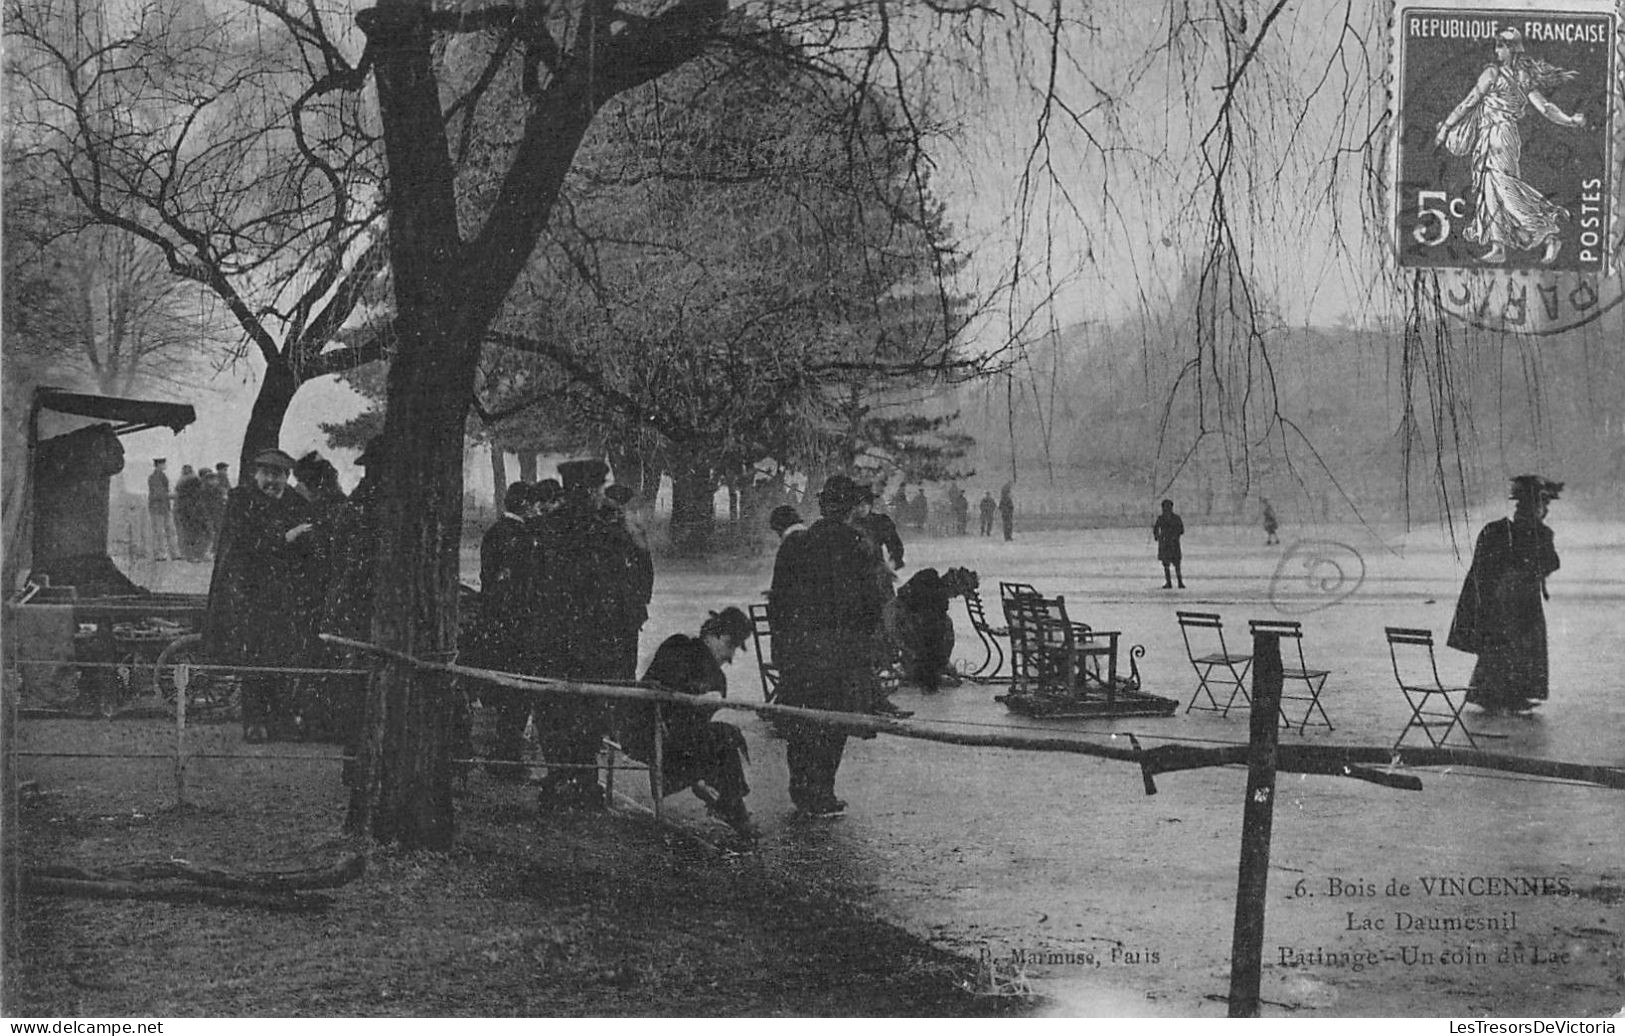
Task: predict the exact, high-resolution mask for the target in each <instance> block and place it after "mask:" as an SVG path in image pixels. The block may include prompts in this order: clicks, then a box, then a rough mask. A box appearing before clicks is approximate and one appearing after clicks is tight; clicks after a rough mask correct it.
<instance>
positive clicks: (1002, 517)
mask: <svg viewBox="0 0 1625 1036" xmlns="http://www.w3.org/2000/svg"><path fill="white" fill-rule="evenodd" d="M999 524H1000V526H1001V527H1002V528H1003V529H1004V538H1005V541H1006V542H1009V540H1010V538H1011V537H1012V536H1014V535H1015V530H1016V497H1015V493H1014V491H1013V490H1012V489H1011V488H1010V483H1008V482H1006V483H1005V484H1004V488H1003V489H1001V490H999Z"/></svg>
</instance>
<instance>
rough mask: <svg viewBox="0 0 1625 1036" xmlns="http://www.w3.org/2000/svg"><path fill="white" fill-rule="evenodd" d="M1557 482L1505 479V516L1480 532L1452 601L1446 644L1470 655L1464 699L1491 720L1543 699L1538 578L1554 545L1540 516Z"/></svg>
mask: <svg viewBox="0 0 1625 1036" xmlns="http://www.w3.org/2000/svg"><path fill="white" fill-rule="evenodd" d="M1562 490H1563V483H1561V482H1553V481H1551V480H1550V479H1545V478H1542V477H1540V476H1539V475H1519V476H1518V477H1517V478H1515V479H1513V480H1512V500H1513V513H1512V517H1511V518H1502V519H1501V520H1499V521H1494V522H1491V523H1489V524H1488V525H1486V526H1484V529H1483V531H1482V532H1480V533H1479V534H1478V542H1477V543H1476V544H1475V545H1474V546H1473V561H1472V564H1471V566H1470V567H1469V568H1468V569H1467V578H1466V580H1465V581H1464V582H1463V583H1462V587H1461V599H1460V600H1458V601H1457V602H1456V616H1455V621H1454V622H1452V623H1451V625H1450V637H1449V639H1448V640H1447V641H1446V643H1447V644H1449V645H1450V646H1451V647H1453V648H1455V649H1456V650H1457V651H1465V652H1467V653H1468V654H1472V655H1477V656H1478V663H1477V664H1476V665H1475V666H1473V675H1472V677H1471V678H1470V679H1469V680H1468V681H1467V686H1468V687H1469V688H1470V690H1469V691H1468V692H1467V700H1468V701H1469V702H1471V703H1472V704H1474V705H1477V706H1478V707H1479V708H1481V709H1483V710H1484V711H1486V712H1488V713H1490V714H1492V715H1496V714H1500V713H1503V712H1527V711H1528V710H1530V709H1532V708H1534V707H1535V706H1536V705H1538V704H1540V703H1541V702H1543V701H1545V700H1546V696H1547V682H1548V679H1547V678H1548V670H1547V660H1546V610H1545V606H1544V605H1543V604H1542V603H1541V602H1542V601H1543V600H1544V599H1545V598H1546V597H1547V596H1548V595H1547V593H1546V577H1547V576H1550V575H1551V574H1552V573H1553V572H1556V571H1557V568H1558V558H1557V547H1556V546H1555V544H1554V542H1553V537H1552V530H1551V529H1550V528H1549V527H1548V526H1547V525H1546V521H1545V519H1546V511H1547V508H1548V505H1549V504H1550V503H1551V501H1553V500H1556V499H1557V497H1558V494H1559V493H1561V492H1562Z"/></svg>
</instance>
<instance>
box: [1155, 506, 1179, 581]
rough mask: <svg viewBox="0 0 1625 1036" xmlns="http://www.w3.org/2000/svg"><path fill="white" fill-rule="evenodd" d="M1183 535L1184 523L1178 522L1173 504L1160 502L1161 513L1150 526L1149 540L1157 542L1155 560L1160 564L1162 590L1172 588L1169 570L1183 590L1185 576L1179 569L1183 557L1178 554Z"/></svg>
mask: <svg viewBox="0 0 1625 1036" xmlns="http://www.w3.org/2000/svg"><path fill="white" fill-rule="evenodd" d="M1183 535H1185V523H1184V522H1183V521H1182V520H1180V517H1179V515H1177V514H1175V513H1174V502H1173V501H1172V500H1164V501H1163V502H1162V513H1161V514H1159V515H1157V520H1156V522H1155V523H1153V524H1152V526H1151V538H1152V539H1154V540H1156V541H1157V560H1158V561H1160V562H1162V588H1163V589H1164V590H1172V589H1173V588H1174V584H1173V581H1172V580H1171V579H1170V578H1169V575H1170V571H1169V570H1170V569H1171V570H1172V575H1173V576H1176V577H1178V579H1179V588H1180V589H1181V590H1183V589H1185V574H1184V573H1183V572H1181V571H1180V569H1179V564H1180V560H1181V559H1182V558H1183V556H1184V555H1183V554H1181V553H1180V549H1179V538H1180V537H1181V536H1183Z"/></svg>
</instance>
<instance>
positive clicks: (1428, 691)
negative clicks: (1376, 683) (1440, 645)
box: [1383, 626, 1478, 748]
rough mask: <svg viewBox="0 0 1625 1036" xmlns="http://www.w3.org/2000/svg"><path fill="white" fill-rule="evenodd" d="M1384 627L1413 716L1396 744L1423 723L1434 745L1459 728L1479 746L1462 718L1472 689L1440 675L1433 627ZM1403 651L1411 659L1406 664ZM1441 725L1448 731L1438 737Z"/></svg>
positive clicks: (1439, 744) (1471, 741) (1390, 653)
mask: <svg viewBox="0 0 1625 1036" xmlns="http://www.w3.org/2000/svg"><path fill="white" fill-rule="evenodd" d="M1383 631H1384V633H1386V634H1387V637H1388V658H1389V659H1390V660H1391V661H1392V662H1393V663H1394V679H1395V680H1397V681H1399V689H1400V690H1401V691H1402V692H1404V695H1405V702H1406V704H1408V705H1409V706H1410V707H1411V718H1410V719H1408V720H1406V721H1405V728H1404V729H1403V730H1401V731H1400V732H1399V737H1397V738H1395V739H1394V747H1395V748H1398V747H1399V746H1400V743H1401V742H1403V741H1404V740H1405V735H1406V734H1409V733H1410V732H1411V729H1412V728H1413V727H1420V728H1421V730H1422V733H1424V734H1426V735H1427V739H1428V741H1429V742H1430V743H1432V745H1433V747H1434V748H1442V747H1443V746H1444V743H1445V742H1446V741H1448V740H1449V739H1450V734H1451V733H1452V732H1453V731H1456V730H1460V731H1461V732H1462V734H1464V735H1466V737H1467V743H1468V744H1469V745H1471V746H1472V747H1474V748H1477V747H1478V742H1476V741H1474V740H1473V732H1472V731H1471V730H1468V729H1467V724H1466V722H1465V721H1464V720H1463V719H1462V718H1461V710H1462V709H1464V708H1466V706H1467V690H1468V689H1467V688H1466V687H1446V686H1445V685H1444V681H1442V680H1440V679H1439V663H1438V661H1437V659H1436V658H1435V657H1434V654H1433V631H1432V630H1425V629H1411V628H1408V627H1404V626H1386V627H1384V628H1383ZM1401 651H1403V652H1404V653H1405V655H1406V659H1407V660H1406V662H1405V663H1404V664H1403V665H1402V664H1401V663H1400V653H1401ZM1423 652H1426V654H1427V665H1426V666H1425V667H1424V666H1423V665H1422V661H1421V658H1422V654H1423ZM1441 703H1442V707H1440V704H1441ZM1440 726H1442V727H1444V733H1443V734H1440V735H1439V736H1438V737H1434V736H1433V728H1434V727H1440Z"/></svg>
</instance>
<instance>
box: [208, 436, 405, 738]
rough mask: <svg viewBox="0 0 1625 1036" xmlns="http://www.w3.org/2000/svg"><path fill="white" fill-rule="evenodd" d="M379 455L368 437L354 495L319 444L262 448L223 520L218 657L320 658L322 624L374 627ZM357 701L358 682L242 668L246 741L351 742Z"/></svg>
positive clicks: (213, 638)
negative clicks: (311, 449) (307, 448)
mask: <svg viewBox="0 0 1625 1036" xmlns="http://www.w3.org/2000/svg"><path fill="white" fill-rule="evenodd" d="M381 460H382V449H381V447H380V446H378V445H377V444H376V442H375V443H374V444H371V445H369V446H368V448H367V449H366V450H365V451H363V453H362V455H361V457H360V458H359V459H358V463H359V464H361V465H362V466H363V467H365V468H366V469H367V475H366V477H365V478H363V479H362V481H361V484H360V485H358V486H357V487H356V490H355V492H354V493H352V494H348V495H346V494H345V493H344V491H343V489H342V488H341V487H340V486H339V483H338V472H337V470H336V469H335V468H334V467H333V465H332V464H331V462H329V461H326V460H324V459H322V458H321V457H319V456H317V455H316V454H314V453H311V454H307V455H306V456H305V457H303V458H301V459H299V460H295V459H294V458H293V457H292V456H290V455H289V454H287V453H285V452H283V451H282V450H280V449H269V450H264V451H262V452H260V453H258V454H256V455H255V456H254V458H253V461H252V462H251V464H250V466H249V478H248V481H246V482H245V483H243V484H242V485H240V486H236V487H234V488H232V489H231V490H230V491H229V492H228V493H227V495H226V502H225V507H224V510H223V514H222V517H221V522H220V531H219V538H218V541H217V543H216V546H215V560H214V571H213V574H212V577H211V578H210V581H209V603H208V611H207V614H206V616H205V620H204V628H203V646H204V650H205V652H206V653H207V655H208V657H209V660H210V661H211V662H215V663H220V664H228V665H242V666H250V667H268V668H270V669H276V668H281V669H289V668H293V669H298V668H314V667H320V666H323V665H325V664H327V663H328V662H329V661H330V658H329V652H328V651H327V650H326V649H325V647H324V646H323V645H322V643H321V642H320V641H319V640H318V639H317V634H318V633H320V632H334V633H339V634H342V635H344V636H350V637H356V636H359V637H362V638H364V637H365V636H366V635H367V633H368V632H369V631H370V627H371V608H372V594H371V578H372V577H371V556H372V552H371V547H372V541H373V539H374V533H375V530H376V521H377V515H376V507H375V501H376V498H377V480H376V477H375V476H376V472H377V470H378V463H379V461H381ZM294 477H297V478H298V484H297V486H295V485H293V484H292V479H293V478H294ZM359 710H360V693H359V687H356V686H351V685H349V684H337V683H331V682H327V681H322V680H314V679H311V678H310V677H309V676H308V675H306V676H300V675H298V674H287V673H276V672H252V673H246V674H244V675H243V676H242V713H243V734H244V737H245V739H247V740H249V741H266V740H290V739H301V738H319V739H327V740H339V741H345V742H346V743H348V742H349V741H350V740H351V739H352V738H353V734H354V731H355V728H356V724H357V722H358V717H359Z"/></svg>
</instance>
